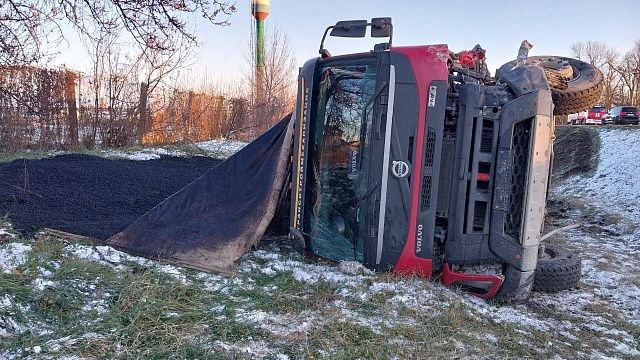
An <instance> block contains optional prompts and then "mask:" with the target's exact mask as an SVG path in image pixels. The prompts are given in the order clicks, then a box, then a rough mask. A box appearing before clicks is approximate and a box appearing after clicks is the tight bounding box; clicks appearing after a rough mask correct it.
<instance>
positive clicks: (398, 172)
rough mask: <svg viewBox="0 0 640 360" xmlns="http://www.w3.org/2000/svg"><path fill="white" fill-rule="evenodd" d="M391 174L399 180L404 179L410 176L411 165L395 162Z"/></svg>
mask: <svg viewBox="0 0 640 360" xmlns="http://www.w3.org/2000/svg"><path fill="white" fill-rule="evenodd" d="M391 173H392V174H393V176H395V177H397V178H403V177H405V176H407V175H409V164H407V163H406V162H404V161H393V163H392V164H391Z"/></svg>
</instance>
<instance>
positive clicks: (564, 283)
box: [533, 246, 581, 293]
mask: <svg viewBox="0 0 640 360" xmlns="http://www.w3.org/2000/svg"><path fill="white" fill-rule="evenodd" d="M580 276H581V262H580V257H579V256H578V255H576V254H574V253H572V252H570V251H568V250H565V249H562V248H559V247H556V246H546V247H545V249H544V255H543V256H542V257H541V258H540V259H538V265H537V267H536V274H535V279H534V280H533V291H541V292H549V293H553V292H558V291H562V290H569V289H573V288H575V287H577V286H578V282H579V281H580Z"/></svg>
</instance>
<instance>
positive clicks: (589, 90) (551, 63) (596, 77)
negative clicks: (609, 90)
mask: <svg viewBox="0 0 640 360" xmlns="http://www.w3.org/2000/svg"><path fill="white" fill-rule="evenodd" d="M525 62H526V63H527V64H535V65H538V66H540V67H542V68H543V69H545V72H547V71H548V72H552V73H553V74H554V76H553V77H550V76H547V78H555V77H557V76H555V75H560V76H563V77H565V78H566V79H567V82H566V83H563V84H560V83H557V84H556V81H549V87H550V88H551V97H552V99H553V104H554V105H555V107H554V109H553V114H554V115H569V114H574V113H578V112H580V111H584V110H587V109H589V108H591V107H592V106H593V105H594V104H595V103H597V102H598V100H600V96H601V95H602V90H603V88H604V86H603V76H602V72H601V71H600V69H598V68H597V67H596V66H594V65H591V64H589V63H586V62H584V61H580V60H577V59H572V58H567V57H562V56H531V57H529V58H527V60H525ZM515 64H516V62H515V61H512V62H510V63H507V64H505V65H503V66H506V65H510V66H512V67H513V66H515Z"/></svg>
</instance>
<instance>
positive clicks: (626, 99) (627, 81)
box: [614, 40, 640, 106]
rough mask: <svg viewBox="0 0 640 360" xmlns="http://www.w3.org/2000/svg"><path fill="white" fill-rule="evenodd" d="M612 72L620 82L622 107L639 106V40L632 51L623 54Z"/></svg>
mask: <svg viewBox="0 0 640 360" xmlns="http://www.w3.org/2000/svg"><path fill="white" fill-rule="evenodd" d="M614 70H615V71H616V72H617V73H618V75H619V76H620V80H621V82H622V93H621V95H622V99H621V100H622V102H623V103H624V105H635V106H640V40H636V42H635V44H634V47H633V49H631V50H630V51H628V52H627V53H625V54H624V56H623V57H622V59H620V61H619V62H618V63H617V65H616V66H615V67H614Z"/></svg>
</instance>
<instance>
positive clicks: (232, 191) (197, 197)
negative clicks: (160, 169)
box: [107, 116, 292, 274]
mask: <svg viewBox="0 0 640 360" xmlns="http://www.w3.org/2000/svg"><path fill="white" fill-rule="evenodd" d="M291 131H292V123H291V121H290V116H287V117H286V118H284V119H282V120H281V121H280V122H279V123H278V124H276V125H275V126H273V127H272V128H271V129H270V130H269V131H267V132H266V133H264V134H263V135H262V136H260V137H259V138H257V139H256V140H254V141H253V142H251V143H250V144H248V145H247V146H246V147H244V148H243V149H242V150H240V151H239V152H237V153H236V154H235V155H233V156H231V157H230V158H228V159H227V160H225V161H224V162H222V163H221V164H220V165H218V166H216V167H215V168H213V169H211V170H209V171H207V172H206V173H204V174H203V175H202V176H201V177H199V178H198V179H196V180H195V181H194V182H192V183H191V184H189V185H187V186H186V187H184V188H182V189H181V190H180V191H178V192H177V193H175V194H173V195H172V196H170V197H168V198H167V199H165V200H164V201H163V202H161V203H160V204H158V205H157V206H156V207H154V208H153V209H151V210H150V211H149V212H148V213H146V214H145V215H143V216H141V217H140V218H138V219H137V220H136V221H135V222H134V223H132V224H131V225H129V227H127V228H126V229H125V230H123V231H122V232H120V233H118V234H116V235H114V236H112V237H111V238H109V239H108V240H107V243H108V244H109V245H112V246H114V247H116V248H119V249H121V250H123V251H125V252H128V253H131V254H134V255H138V256H144V257H147V258H153V259H163V260H167V261H169V262H173V263H176V264H179V265H182V266H186V267H190V268H195V269H199V270H205V271H215V272H220V273H225V274H230V273H232V272H233V265H234V262H235V261H236V260H237V259H238V258H239V257H240V256H242V255H243V254H245V253H246V252H247V251H248V250H249V249H251V247H252V246H255V245H257V244H258V242H259V241H260V239H261V238H262V236H263V234H264V232H265V230H266V229H267V226H268V225H269V223H270V222H271V220H272V219H273V217H274V213H275V211H276V206H277V205H278V200H279V198H280V194H281V192H282V191H283V190H285V187H286V186H287V184H285V182H286V181H285V179H286V176H287V172H288V167H289V166H290V162H289V159H290V156H291V139H292V137H291Z"/></svg>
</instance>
